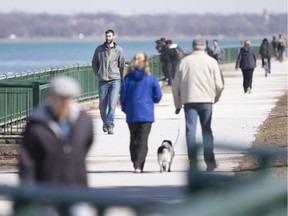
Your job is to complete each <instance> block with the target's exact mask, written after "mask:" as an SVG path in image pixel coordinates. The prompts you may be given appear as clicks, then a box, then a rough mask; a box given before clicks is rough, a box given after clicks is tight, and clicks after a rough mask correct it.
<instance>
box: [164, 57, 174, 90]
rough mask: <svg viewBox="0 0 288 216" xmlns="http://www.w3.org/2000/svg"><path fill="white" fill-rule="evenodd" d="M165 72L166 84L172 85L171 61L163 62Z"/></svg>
mask: <svg viewBox="0 0 288 216" xmlns="http://www.w3.org/2000/svg"><path fill="white" fill-rule="evenodd" d="M164 70H165V74H166V76H167V78H168V85H170V86H171V85H172V80H173V64H172V62H170V61H169V62H165V68H164Z"/></svg>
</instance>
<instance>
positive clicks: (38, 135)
mask: <svg viewBox="0 0 288 216" xmlns="http://www.w3.org/2000/svg"><path fill="white" fill-rule="evenodd" d="M69 123H70V125H71V131H70V133H69V134H70V135H69V136H68V137H67V139H64V136H63V133H62V130H61V129H60V127H59V125H58V124H57V121H56V120H55V118H53V117H52V115H51V114H50V112H49V105H47V104H45V105H42V106H41V107H38V108H37V109H36V110H35V111H34V112H33V113H32V114H31V116H30V117H29V123H28V124H27V127H26V130H25V132H24V137H23V143H22V145H21V150H20V164H19V175H20V179H21V182H24V183H25V182H28V183H29V182H38V183H49V184H65V185H78V186H87V174H86V165H85V157H86V154H87V152H88V150H89V147H90V146H91V144H92V142H93V125H92V118H91V117H90V116H89V115H88V114H87V113H86V112H84V111H82V110H81V109H80V107H78V106H77V105H76V104H75V105H74V106H73V109H72V110H71V112H70V115H69Z"/></svg>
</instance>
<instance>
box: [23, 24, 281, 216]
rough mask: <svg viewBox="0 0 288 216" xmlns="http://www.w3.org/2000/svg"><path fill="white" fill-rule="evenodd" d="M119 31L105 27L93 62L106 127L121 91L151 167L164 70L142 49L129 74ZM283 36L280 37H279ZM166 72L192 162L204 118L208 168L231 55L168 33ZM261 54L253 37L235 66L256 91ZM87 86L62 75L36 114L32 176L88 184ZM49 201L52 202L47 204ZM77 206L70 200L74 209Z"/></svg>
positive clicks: (28, 156)
mask: <svg viewBox="0 0 288 216" xmlns="http://www.w3.org/2000/svg"><path fill="white" fill-rule="evenodd" d="M114 39H115V32H114V31H113V30H112V29H109V30H107V31H106V32H105V42H104V43H103V44H101V45H99V46H98V47H97V48H96V49H95V53H94V56H93V58H92V67H93V71H94V73H95V75H96V76H97V77H98V87H99V90H98V91H99V109H100V116H101V119H102V122H103V126H102V130H103V132H105V133H106V132H107V133H108V134H110V135H113V134H114V131H113V128H114V118H115V109H116V105H117V101H118V96H119V94H120V104H121V110H122V111H123V112H124V113H125V114H126V122H127V125H128V129H129V132H130V143H129V151H130V158H131V162H132V164H133V168H134V170H133V172H134V173H142V172H143V171H144V166H145V160H146V156H147V153H148V138H149V134H150V131H151V128H152V124H153V122H154V121H155V117H154V104H155V103H159V102H160V101H161V98H162V92H161V88H160V86H159V83H158V80H157V77H156V76H155V75H153V73H151V72H150V69H149V64H148V57H147V55H146V54H145V53H144V52H138V53H136V55H135V56H134V58H133V59H132V60H131V62H130V65H129V68H128V71H127V73H126V74H125V75H124V63H125V58H124V51H123V49H122V48H121V47H120V46H119V45H118V44H116V43H115V42H114ZM274 39H275V38H274ZM274 39H273V41H272V43H271V44H272V47H273V50H272V47H271V45H270V43H269V42H268V40H267V39H266V38H265V39H263V41H262V44H261V46H260V54H261V57H262V66H263V64H264V63H263V61H264V60H263V59H264V58H267V59H268V64H269V70H270V69H271V62H270V59H271V54H272V53H273V54H274V55H275V56H276V58H277V60H279V61H280V62H281V61H283V58H284V57H283V56H284V52H285V48H286V41H285V38H284V37H283V35H279V38H278V40H274ZM156 49H157V50H158V52H159V54H160V61H161V63H162V70H163V73H164V79H165V80H166V81H167V82H168V85H170V86H172V94H173V98H174V105H175V113H176V114H179V113H180V111H181V109H182V108H183V110H184V114H185V126H186V143H187V149H188V159H189V162H190V166H196V165H197V160H196V157H197V148H198V147H197V145H196V127H197V120H198V117H199V119H200V124H201V129H202V137H203V146H204V161H205V163H206V171H207V172H211V171H213V170H214V169H215V168H216V167H217V162H216V159H215V156H214V150H213V149H214V138H213V133H212V128H211V121H212V110H213V104H215V103H216V102H218V101H219V99H220V97H221V93H222V91H223V89H224V80H223V76H222V73H221V71H220V67H219V63H220V62H221V60H223V58H224V54H225V53H223V49H222V48H221V47H220V46H219V43H218V41H217V40H213V47H212V48H210V47H209V44H208V41H207V40H205V39H204V38H202V37H197V38H195V39H194V40H193V42H192V53H190V54H188V55H186V56H184V52H183V50H182V49H181V48H180V47H179V46H178V45H177V44H174V43H173V42H172V40H166V39H165V38H160V39H159V40H157V41H156ZM255 67H256V56H255V53H254V50H253V48H252V47H251V42H250V41H249V40H246V41H245V42H244V45H243V47H242V48H241V50H240V52H239V54H238V58H237V61H236V66H235V68H236V69H238V68H241V70H242V73H243V88H244V92H245V93H247V92H248V93H251V89H252V77H253V71H254V68H255ZM80 89H81V88H80V86H79V84H78V83H77V81H76V80H73V79H72V78H70V77H55V78H54V79H53V80H52V81H51V86H50V89H49V96H48V98H47V100H46V101H45V103H43V104H42V105H40V106H39V107H37V108H36V109H35V110H34V111H33V112H32V114H31V115H30V117H29V122H28V124H27V127H26V130H25V132H24V138H23V144H22V145H21V150H20V160H19V165H20V169H19V175H20V179H21V182H24V183H33V182H38V183H49V184H60V185H78V186H84V187H86V186H87V176H86V166H85V156H86V154H87V152H88V150H89V148H90V147H91V145H92V143H93V124H92V118H91V117H90V116H89V115H88V114H87V113H86V112H85V111H83V110H81V109H80V107H79V106H77V104H76V103H75V98H76V97H77V96H78V95H79V94H80ZM44 207H45V206H44ZM67 211H69V208H68V209H67Z"/></svg>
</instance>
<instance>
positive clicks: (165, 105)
mask: <svg viewBox="0 0 288 216" xmlns="http://www.w3.org/2000/svg"><path fill="white" fill-rule="evenodd" d="M258 65H260V62H258ZM223 74H224V79H225V89H224V91H223V94H222V97H221V99H220V101H219V102H218V103H217V104H216V105H215V106H214V110H213V120H212V129H213V134H214V138H215V153H216V160H218V162H219V167H218V168H217V169H216V170H215V172H218V173H219V172H221V173H225V174H227V175H232V174H233V169H234V168H235V167H236V166H237V165H238V162H239V160H240V156H241V155H242V154H243V152H245V150H247V149H248V148H249V147H250V146H251V143H252V142H253V140H254V136H255V134H256V133H257V128H258V127H259V126H260V125H261V123H262V122H263V121H264V120H265V119H266V118H267V116H268V114H269V112H270V111H271V109H272V108H273V107H274V106H275V104H276V102H277V98H279V97H280V96H281V95H283V93H284V91H285V90H287V61H285V62H284V63H279V62H273V63H272V74H269V76H268V77H265V76H264V70H263V69H262V68H260V67H258V68H256V69H255V71H254V80H253V89H252V94H244V93H243V89H242V74H241V71H240V70H238V71H235V70H234V69H233V68H231V69H229V70H227V71H224V72H223ZM90 113H91V114H92V115H93V117H94V124H95V143H94V145H93V147H92V149H91V150H90V152H89V155H88V157H87V164H88V170H89V173H88V177H89V185H90V186H91V187H96V188H98V190H99V193H100V192H103V193H105V194H109V193H110V194H111V196H117V195H119V196H120V195H123V194H125V196H128V197H132V198H133V197H135V198H141V197H142V198H143V197H145V198H149V199H151V200H152V201H160V202H177V201H179V200H182V199H184V198H185V195H186V194H185V189H186V185H187V181H186V170H187V167H188V166H187V165H188V164H187V162H188V161H187V149H186V142H185V120H184V113H183V110H181V113H180V114H179V115H175V114H174V106H173V97H172V94H171V89H170V90H169V89H168V88H167V87H166V88H165V89H164V91H163V99H162V101H161V102H160V103H159V104H158V105H156V109H155V113H156V121H155V123H154V124H153V126H152V131H151V134H150V137H149V152H148V157H147V161H146V165H145V168H144V171H145V173H143V174H133V173H132V171H133V167H132V163H131V162H130V157H129V130H128V127H127V124H126V121H125V115H124V114H123V113H122V112H121V110H120V107H118V108H117V110H116V120H115V125H116V126H115V129H114V132H115V134H114V135H107V134H106V133H104V132H103V131H102V123H101V120H100V117H99V111H98V110H93V111H91V112H90ZM163 139H170V140H171V141H172V142H173V144H174V147H175V152H176V156H175V158H174V162H173V164H172V172H171V173H162V174H161V173H159V166H158V163H157V156H156V152H157V148H158V147H159V145H160V144H161V142H162V140H163ZM197 139H198V140H199V141H201V129H200V126H198V131H197ZM220 145H227V146H231V147H237V148H239V149H238V150H237V151H230V150H227V149H223V148H219V146H220ZM199 160H200V166H201V169H203V170H204V169H205V166H204V163H203V155H199ZM17 182H18V179H17V175H16V174H15V172H0V184H17ZM0 206H3V205H0Z"/></svg>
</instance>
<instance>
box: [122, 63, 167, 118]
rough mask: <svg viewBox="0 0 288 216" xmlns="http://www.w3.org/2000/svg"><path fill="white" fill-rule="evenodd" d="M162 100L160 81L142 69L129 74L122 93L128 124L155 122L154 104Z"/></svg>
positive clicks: (123, 108) (138, 68) (123, 107)
mask: <svg viewBox="0 0 288 216" xmlns="http://www.w3.org/2000/svg"><path fill="white" fill-rule="evenodd" d="M161 98H162V93H161V89H160V86H159V83H158V80H157V78H156V76H155V75H154V74H150V75H147V74H146V72H145V71H143V70H142V69H141V68H140V67H136V68H135V70H134V71H132V72H130V73H128V74H127V75H126V76H125V77H124V80H123V83H122V87H121V91H120V102H121V109H122V111H123V112H124V113H125V114H126V121H127V122H154V103H158V102H159V101H160V100H161Z"/></svg>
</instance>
